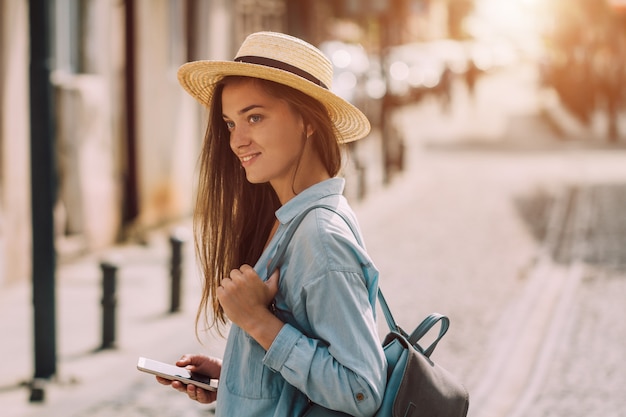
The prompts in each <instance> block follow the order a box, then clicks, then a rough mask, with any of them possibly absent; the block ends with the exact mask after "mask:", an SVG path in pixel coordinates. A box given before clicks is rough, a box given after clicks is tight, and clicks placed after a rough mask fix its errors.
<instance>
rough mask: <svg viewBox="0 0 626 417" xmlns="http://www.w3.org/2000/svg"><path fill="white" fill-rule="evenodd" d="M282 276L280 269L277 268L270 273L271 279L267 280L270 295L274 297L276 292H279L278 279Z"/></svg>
mask: <svg viewBox="0 0 626 417" xmlns="http://www.w3.org/2000/svg"><path fill="white" fill-rule="evenodd" d="M279 278H280V270H278V269H277V270H276V271H274V272H273V273H272V275H270V277H269V279H268V280H267V281H265V285H267V288H268V290H269V295H271V296H272V298H274V296H275V295H276V294H278V280H279Z"/></svg>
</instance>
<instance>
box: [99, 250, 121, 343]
mask: <svg viewBox="0 0 626 417" xmlns="http://www.w3.org/2000/svg"><path fill="white" fill-rule="evenodd" d="M100 269H102V346H101V349H111V348H115V308H116V306H117V294H116V281H117V277H116V275H117V265H115V264H113V263H112V262H101V263H100Z"/></svg>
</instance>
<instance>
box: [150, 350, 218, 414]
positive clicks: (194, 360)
mask: <svg viewBox="0 0 626 417" xmlns="http://www.w3.org/2000/svg"><path fill="white" fill-rule="evenodd" d="M176 366H181V367H184V368H186V369H187V370H188V371H190V372H195V373H198V374H203V375H206V376H208V377H210V378H215V379H219V378H220V373H221V372H222V361H221V360H220V359H217V358H212V357H209V356H205V355H189V354H188V355H183V357H182V358H180V359H179V360H178V361H177V362H176ZM156 379H157V381H158V382H159V383H160V384H163V385H171V386H172V388H174V389H175V390H177V391H180V392H184V393H186V394H187V396H188V397H189V398H190V399H192V400H195V401H198V402H199V403H202V404H210V403H212V402H214V401H215V400H216V399H217V392H216V391H207V390H205V389H202V388H198V387H196V386H195V385H192V384H187V385H185V384H183V383H182V382H180V381H170V380H169V379H165V378H161V377H159V376H157V377H156Z"/></svg>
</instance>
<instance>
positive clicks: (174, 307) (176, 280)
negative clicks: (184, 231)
mask: <svg viewBox="0 0 626 417" xmlns="http://www.w3.org/2000/svg"><path fill="white" fill-rule="evenodd" d="M183 243H185V240H184V239H183V237H182V236H180V235H179V234H176V233H175V234H173V235H172V236H170V245H171V247H172V259H171V268H170V275H171V297H170V313H175V312H177V311H179V310H180V294H181V284H182V279H181V278H182V273H183V268H182V263H183Z"/></svg>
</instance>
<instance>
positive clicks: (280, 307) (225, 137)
mask: <svg viewBox="0 0 626 417" xmlns="http://www.w3.org/2000/svg"><path fill="white" fill-rule="evenodd" d="M178 77H179V81H180V82H181V84H182V86H183V87H184V88H185V90H187V92H189V93H190V94H191V95H192V96H193V97H195V98H196V99H197V100H199V101H200V102H201V103H202V104H204V105H206V106H207V107H208V108H209V121H208V126H207V131H206V135H205V140H204V144H203V147H202V150H201V156H200V174H199V183H198V194H197V203H196V210H195V215H194V230H195V239H196V242H195V243H196V249H197V253H198V257H199V260H200V263H201V266H202V269H203V272H204V280H205V281H204V288H203V293H202V299H201V303H200V307H199V310H198V316H197V320H196V325H197V326H199V324H200V323H199V322H201V321H204V323H205V324H206V325H207V326H208V327H209V328H217V329H218V330H219V329H223V327H224V325H226V324H227V322H228V321H230V323H231V327H230V329H229V334H228V341H227V344H226V350H225V353H224V359H223V362H222V361H221V360H220V359H217V358H210V357H207V356H204V355H198V354H191V355H184V356H183V357H182V358H181V359H180V360H179V361H178V362H177V363H176V364H177V365H178V366H184V367H187V368H188V369H190V370H191V371H192V372H198V373H202V374H206V375H208V376H210V377H213V378H219V389H218V391H217V394H215V393H212V392H208V391H204V390H202V389H199V388H196V387H194V386H192V385H188V386H184V385H183V384H181V383H179V382H171V381H166V380H164V379H160V378H159V382H161V383H163V384H171V385H172V386H173V387H174V388H175V389H177V390H179V391H182V392H186V393H187V395H188V396H189V397H190V398H191V399H194V400H197V401H199V402H201V403H209V402H213V401H215V400H217V414H218V415H220V416H237V417H241V416H300V415H302V413H303V412H304V411H305V410H306V408H307V407H309V404H310V401H312V402H315V403H318V404H320V405H322V406H325V407H327V408H330V409H335V410H339V411H343V412H345V413H348V414H350V415H353V416H371V415H373V414H374V413H375V412H376V410H377V409H378V407H379V406H380V403H381V401H382V397H383V394H384V389H385V383H386V382H385V381H386V361H385V356H384V353H383V351H382V348H381V344H380V340H379V336H378V333H377V327H376V323H375V318H374V314H375V313H374V312H375V302H376V295H377V291H378V271H377V270H376V269H375V267H374V265H373V263H372V260H371V259H370V257H369V256H368V254H367V252H366V251H365V249H364V248H363V247H362V246H360V245H359V243H358V240H357V236H355V233H357V234H359V228H358V223H357V220H356V218H355V215H354V213H353V211H352V209H351V208H350V206H349V204H348V202H347V200H346V199H345V198H344V197H343V195H342V192H343V188H344V180H343V179H342V178H339V177H337V175H338V174H339V171H340V168H341V166H342V161H341V158H342V152H341V144H343V143H347V142H351V141H354V140H357V139H360V138H362V137H364V136H366V135H367V134H368V132H369V129H370V125H369V122H368V121H367V119H366V118H365V116H364V115H363V114H362V113H361V112H360V111H359V110H358V109H357V108H356V107H354V106H353V105H351V104H349V103H348V102H347V101H345V100H343V99H342V98H340V97H339V96H337V95H335V94H333V93H332V92H331V91H330V87H331V86H330V83H331V81H332V66H331V64H330V62H329V61H328V59H327V58H326V57H324V55H323V54H322V53H321V52H320V51H319V50H318V49H317V48H315V47H313V46H311V45H309V44H308V43H305V42H303V41H302V40H300V39H297V38H293V37H291V36H287V35H284V34H278V33H272V32H259V33H255V34H252V35H250V36H249V37H248V38H247V39H246V40H245V41H244V43H243V44H242V46H241V48H240V49H239V52H238V54H237V57H236V58H235V60H234V61H232V62H231V61H228V62H224V61H198V62H191V63H187V64H185V65H183V66H182V67H181V68H180V69H179V72H178ZM319 203H323V204H325V205H330V206H332V207H333V209H334V210H336V211H337V212H340V213H342V214H343V215H344V216H345V217H347V219H348V220H349V222H350V223H351V224H350V225H348V223H347V222H346V221H344V220H343V219H342V217H340V216H338V215H337V214H336V213H334V212H332V211H330V210H326V209H316V210H313V211H312V212H309V214H307V215H306V217H305V219H304V220H303V222H302V223H301V224H300V226H299V228H298V229H297V232H296V233H295V235H294V236H293V238H292V240H291V243H290V244H289V246H288V247H287V251H286V255H285V259H284V262H283V263H282V265H281V266H280V267H279V268H278V270H276V271H270V270H268V265H269V263H270V261H271V259H272V258H273V256H274V254H275V252H276V249H277V246H278V245H279V244H280V242H281V241H282V239H283V237H284V233H285V231H286V230H287V229H288V228H289V225H290V222H291V220H292V219H293V218H294V217H296V216H297V215H298V214H299V213H302V212H303V211H304V210H305V209H306V208H307V207H310V206H312V205H315V204H319ZM352 230H354V232H353V231H352ZM358 239H361V236H358ZM251 265H254V267H252V266H251Z"/></svg>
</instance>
